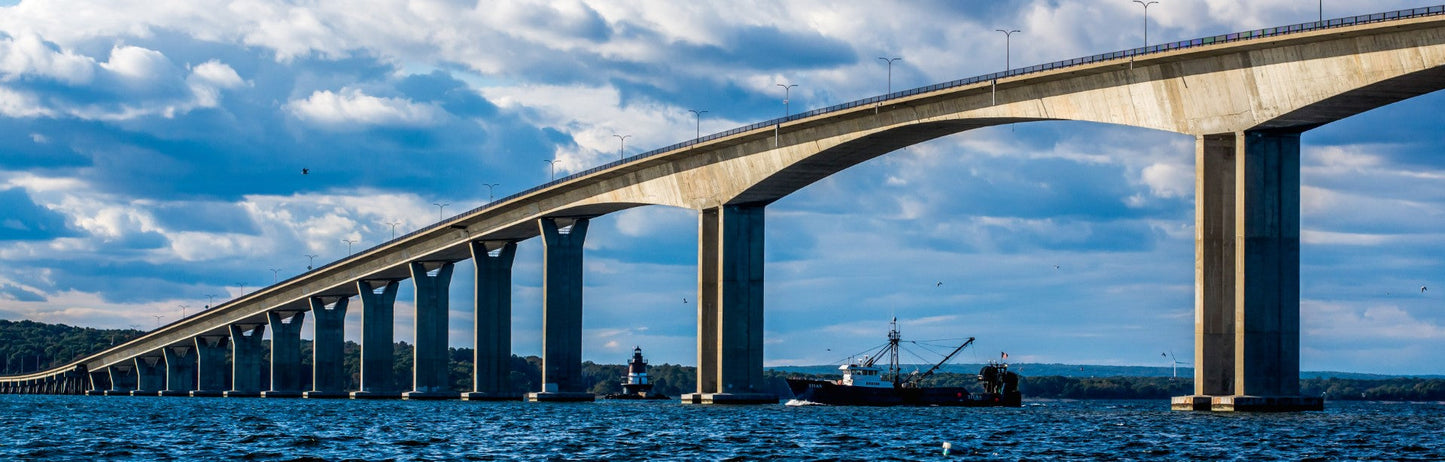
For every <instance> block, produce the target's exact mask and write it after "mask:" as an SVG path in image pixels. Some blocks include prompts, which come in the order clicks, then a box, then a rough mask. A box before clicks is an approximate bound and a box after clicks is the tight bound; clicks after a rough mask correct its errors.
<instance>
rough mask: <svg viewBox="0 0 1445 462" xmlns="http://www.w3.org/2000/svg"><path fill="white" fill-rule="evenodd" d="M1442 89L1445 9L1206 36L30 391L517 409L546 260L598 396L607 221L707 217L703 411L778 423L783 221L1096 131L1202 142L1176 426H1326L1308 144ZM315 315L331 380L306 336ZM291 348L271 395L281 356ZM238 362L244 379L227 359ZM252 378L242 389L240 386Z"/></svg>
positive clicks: (397, 254) (641, 179)
mask: <svg viewBox="0 0 1445 462" xmlns="http://www.w3.org/2000/svg"><path fill="white" fill-rule="evenodd" d="M1441 88H1445V7H1430V8H1420V9H1414V10H1404V11H1396V12H1390V13H1382V14H1375V15H1367V16H1358V17H1350V18H1342V19H1335V20H1330V21H1324V22H1312V23H1305V24H1298V25H1292V26H1285V27H1278V28H1270V29H1263V30H1257V31H1250V32H1244V33H1237V34H1227V35H1221V36H1215V37H1206V38H1202V39H1195V40H1189V41H1183V42H1175V43H1168V44H1162V45H1155V46H1150V47H1147V48H1141V49H1134V50H1127V51H1121V52H1114V53H1107V54H1102V55H1096V56H1091V57H1086V58H1079V59H1072V60H1067V61H1061V62H1056V63H1050V64H1045V65H1039V66H1032V67H1028V68H1023V69H1015V70H1011V71H1009V72H1004V73H998V74H991V75H986V76H980V77H974V78H970V79H963V80H958V81H953V82H947V83H942V84H937V85H932V86H927V87H922V88H916V89H912V90H906V91H902V92H897V93H893V94H890V95H883V96H879V97H875V98H869V99H865V100H861V101H855V102H851V103H847V104H842V105H838V106H834V107H829V108H824V109H819V110H815V111H810V112H805V113H801V114H796V115H793V116H790V117H786V118H783V119H777V120H770V121H766V122H761V123H758V124H753V125H749V126H746V127H741V128H737V129H734V130H730V131H727V132H723V133H718V134H714V135H710V136H707V137H704V138H700V139H697V140H692V141H688V142H685V143H681V144H678V145H674V146H669V147H666V148H663V149H659V150H656V151H653V152H649V153H646V154H642V155H639V156H635V157H633V158H630V159H626V160H622V161H618V162H614V163H611V164H608V165H604V166H601V167H597V168H594V169H591V170H588V171H585V172H581V173H578V174H575V175H571V176H568V177H566V178H563V179H560V180H556V181H553V182H551V183H547V184H545V185H541V186H538V187H535V188H532V189H531V190H528V191H524V192H522V193H519V194H516V195H513V196H511V197H508V198H505V199H502V200H499V201H496V202H494V203H492V204H488V205H487V206H485V207H482V208H479V209H476V210H472V211H469V212H466V213H463V214H460V215H457V216H455V217H452V218H450V219H446V220H443V221H441V222H439V223H436V224H434V225H432V226H430V227H428V228H425V229H422V230H419V231H417V232H414V233H411V234H408V235H406V236H403V237H400V238H397V239H394V240H392V241H390V242H387V243H384V244H382V245H379V246H376V247H373V248H370V249H367V250H365V251H362V252H359V253H357V254H355V255H353V256H351V257H349V258H346V259H344V260H341V261H337V262H335V263H332V264H329V265H326V266H324V267H321V268H318V269H316V270H313V271H309V272H307V273H305V274H302V275H299V276H296V277H294V278H291V279H288V280H286V281H284V282H280V283H277V284H275V285H272V286H270V287H266V288H263V289H260V290H258V291H256V292H253V293H250V294H247V295H244V296H242V297H240V298H238V299H236V300H233V301H230V302H227V303H225V304H222V305H219V306H217V307H215V308H213V309H211V310H209V311H206V312H203V313H200V314H197V315H194V316H191V317H189V318H186V319H183V320H180V321H177V322H174V323H171V324H170V325H167V326H164V327H162V328H159V329H157V330H155V331H153V332H150V333H148V334H146V335H144V336H142V337H141V338H138V339H136V340H134V341H131V342H128V343H126V344H123V345H120V346H116V347H113V348H111V349H108V350H105V351H103V352H100V353H97V354H95V355H92V356H88V357H85V358H83V359H81V360H79V361H76V362H74V363H72V364H67V365H65V366H63V367H60V368H56V369H52V370H49V371H43V372H39V373H35V374H29V375H24V376H11V377H4V378H0V391H4V392H10V393H81V392H85V393H89V394H105V395H112V394H130V395H156V394H160V395H190V396H206V395H210V396H255V395H261V396H267V397H287V396H305V397H312V398H319V397H345V396H350V397H352V398H395V397H403V398H409V399H427V398H457V397H460V398H462V399H478V400H479V399H518V398H521V396H518V395H516V394H511V393H508V392H507V391H506V388H505V383H504V382H503V379H504V378H505V377H506V375H507V372H508V371H507V365H506V364H507V358H508V357H509V356H510V354H511V351H510V343H511V337H510V336H511V331H510V330H511V326H510V319H511V309H512V306H511V299H510V297H511V296H510V293H511V290H510V285H511V266H512V260H513V255H514V253H515V250H516V246H517V245H518V243H520V242H522V241H525V240H528V239H530V238H533V237H536V236H541V238H542V239H541V240H540V241H541V245H543V246H544V247H545V270H544V274H545V276H544V282H543V286H544V289H543V290H544V299H543V307H542V309H543V330H544V332H543V350H542V361H543V373H542V374H543V375H542V382H543V385H542V389H541V390H536V391H535V392H533V393H528V394H527V398H528V399H532V400H591V399H593V396H592V395H591V394H589V393H586V392H585V390H584V389H583V388H582V385H581V381H580V379H581V362H582V342H581V340H582V309H583V307H582V277H583V270H582V268H583V266H582V258H583V252H582V244H583V241H584V239H585V237H586V235H587V225H588V220H589V219H590V218H593V217H596V216H600V215H604V214H607V213H611V212H615V211H618V210H623V209H627V208H631V207H637V206H643V205H669V206H674V207H684V208H688V209H693V210H697V211H698V239H699V241H698V264H699V266H698V283H697V287H698V296H697V300H698V302H699V303H698V320H697V325H698V333H697V342H698V348H697V351H698V360H697V363H698V383H697V390H696V392H695V393H693V394H689V395H686V396H684V398H683V399H684V401H685V402H691V403H757V402H776V399H777V397H775V396H772V395H769V394H766V393H764V386H763V385H764V384H763V374H762V372H763V338H762V337H763V292H762V290H763V236H764V215H765V213H764V210H765V208H766V207H767V205H768V204H769V203H771V202H773V201H775V200H777V199H779V198H781V197H783V196H786V195H788V194H790V193H792V192H793V191H796V190H798V189H800V188H802V187H804V186H807V185H809V184H811V183H813V182H815V181H818V180H819V179H822V178H824V177H827V176H829V175H832V174H834V173H836V172H839V171H841V170H844V169H846V168H848V167H850V166H853V165H855V164H858V163H860V162H863V161H865V160H868V159H871V158H873V157H877V156H880V155H883V154H886V153H889V152H892V151H894V150H897V149H898V148H902V147H905V146H909V145H912V144H916V143H920V142H923V141H927V140H931V139H934V138H938V137H942V136H946V135H950V134H954V133H958V132H962V131H966V130H970V129H974V128H979V127H986V126H991V125H999V124H1010V123H1022V122H1030V121H1039V120H1081V121H1093V122H1102V123H1110V124H1120V125H1129V126H1136V127H1146V128H1153V129H1158V130H1166V131H1171V132H1177V133H1185V134H1190V135H1194V136H1195V139H1196V140H1197V141H1196V144H1197V149H1196V175H1197V176H1196V178H1197V180H1196V215H1195V229H1196V239H1195V261H1194V266H1195V286H1196V287H1195V311H1196V316H1195V349H1194V355H1195V357H1194V363H1195V364H1196V368H1195V377H1194V379H1195V382H1194V383H1195V394H1194V395H1193V396H1184V397H1177V398H1175V399H1174V401H1173V406H1174V408H1175V409H1193V410H1209V409H1213V410H1294V409H1319V408H1321V407H1322V401H1321V400H1320V399H1319V398H1311V397H1301V396H1299V153H1300V133H1302V132H1304V131H1306V130H1309V129H1311V128H1314V127H1318V126H1320V125H1323V124H1326V123H1329V122H1331V121H1334V120H1338V119H1340V118H1344V117H1348V116H1350V115H1353V114H1357V113H1360V112H1363V111H1367V110H1369V109H1373V108H1376V107H1379V106H1383V105H1386V104H1390V103H1392V102H1395V101H1400V100H1403V99H1406V98H1410V97H1413V96H1417V95H1421V94H1425V93H1429V92H1432V91H1435V90H1439V89H1441ZM468 259H470V260H471V261H472V264H473V265H475V266H476V269H477V271H476V280H475V281H473V283H474V284H475V287H476V292H475V297H476V324H475V339H476V357H475V358H474V359H475V364H476V367H475V371H474V377H473V378H474V382H473V383H474V384H475V385H474V387H475V389H474V390H473V391H472V392H469V393H462V394H460V396H459V395H458V394H456V393H451V392H448V391H447V381H446V377H447V376H446V368H447V354H446V352H447V344H446V341H447V332H446V326H447V312H448V300H447V298H448V290H447V289H448V286H449V285H450V283H451V274H452V269H453V267H454V265H455V264H457V263H458V262H462V261H464V260H468ZM408 279H409V280H411V281H412V284H414V285H415V286H416V304H415V306H416V308H415V309H416V323H415V326H416V336H415V337H416V350H415V355H416V356H415V358H414V364H415V369H414V378H415V380H414V387H413V389H412V390H408V391H403V390H397V389H393V388H391V385H390V378H389V377H390V375H391V374H392V361H393V360H392V342H393V335H392V334H393V332H392V325H393V306H394V301H395V298H396V292H397V287H398V285H399V284H400V283H401V282H402V281H405V280H408ZM353 299H356V300H359V301H360V310H361V312H362V314H361V320H362V322H361V330H362V332H361V338H362V342H361V347H362V351H361V384H360V389H359V390H346V389H343V388H342V384H343V383H345V381H344V380H343V379H344V376H343V370H342V345H343V336H342V318H343V316H344V315H345V313H346V311H347V310H348V309H349V308H350V306H351V303H350V300H353ZM308 313H309V315H310V316H311V317H313V318H314V322H315V323H316V326H315V332H316V335H315V347H314V358H313V361H312V362H313V367H314V369H313V372H312V375H313V377H314V380H313V383H311V384H305V383H302V380H301V377H302V376H301V372H302V371H301V370H300V368H301V364H302V363H301V358H300V330H301V326H302V324H303V323H304V322H305V320H306V318H307V316H308ZM267 328H269V329H271V335H272V338H273V341H272V348H271V362H270V364H269V367H270V371H271V373H270V377H271V382H270V383H269V384H262V383H260V377H261V369H262V368H263V367H266V366H267V365H266V364H263V362H262V357H263V354H264V351H263V346H262V343H261V336H262V334H263V333H264V332H265V329H267ZM227 352H229V353H231V356H232V357H233V358H234V359H233V360H232V361H230V362H229V364H228V363H227V361H226V353H227ZM227 369H230V370H231V371H232V372H231V375H232V376H233V377H234V379H233V380H232V381H231V383H225V376H226V373H225V372H226V370H227Z"/></svg>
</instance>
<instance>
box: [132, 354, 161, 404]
mask: <svg viewBox="0 0 1445 462" xmlns="http://www.w3.org/2000/svg"><path fill="white" fill-rule="evenodd" d="M165 368H166V364H165V358H163V357H161V356H159V355H155V356H142V357H138V358H136V359H135V373H136V385H135V390H134V391H131V395H132V396H156V395H157V394H158V393H160V391H161V390H163V389H165V388H166V369H165Z"/></svg>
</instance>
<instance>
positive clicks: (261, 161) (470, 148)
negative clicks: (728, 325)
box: [0, 0, 1445, 374]
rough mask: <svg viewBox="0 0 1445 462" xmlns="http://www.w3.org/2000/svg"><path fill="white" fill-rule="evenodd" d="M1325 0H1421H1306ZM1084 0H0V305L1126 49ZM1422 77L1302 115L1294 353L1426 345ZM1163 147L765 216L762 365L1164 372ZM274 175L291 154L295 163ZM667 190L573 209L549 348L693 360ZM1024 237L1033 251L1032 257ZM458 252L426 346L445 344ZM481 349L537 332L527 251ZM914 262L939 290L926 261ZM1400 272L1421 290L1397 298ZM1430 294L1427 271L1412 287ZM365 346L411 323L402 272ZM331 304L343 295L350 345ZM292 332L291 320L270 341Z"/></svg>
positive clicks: (871, 166) (1189, 206)
mask: <svg viewBox="0 0 1445 462" xmlns="http://www.w3.org/2000/svg"><path fill="white" fill-rule="evenodd" d="M1325 3H1326V5H1325V15H1326V16H1329V17H1338V16H1344V15H1352V14H1364V13H1371V12H1378V11H1384V10H1389V9H1396V8H1407V7H1416V6H1424V5H1425V4H1422V3H1417V2H1409V1H1381V2H1370V4H1368V5H1364V4H1360V3H1354V2H1350V3H1348V4H1347V3H1346V2H1325ZM1317 7H1318V4H1317V2H1305V1H1276V0H1270V1H1249V2H1245V1H1234V0H1230V1H1225V0H1203V1H1188V2H1185V1H1170V0H1165V1H1163V2H1161V3H1160V4H1157V5H1154V6H1152V7H1151V8H1150V9H1149V15H1150V17H1149V20H1150V25H1149V37H1150V40H1151V41H1154V42H1157V41H1165V40H1180V39H1187V38H1194V37H1199V36H1205V35H1213V34H1220V33H1226V32H1234V31H1241V30H1247V29H1251V28H1259V27H1267V26H1274V25H1282V24H1288V23H1296V22H1303V21H1309V20H1313V19H1314V18H1316V17H1317V15H1318V11H1317V10H1316V8H1317ZM1140 10H1141V9H1140V8H1139V6H1138V5H1137V4H1134V3H1130V2H1127V1H1123V0H1119V1H1117V2H1114V1H1110V2H1098V1H1092V0H1089V1H1083V0H1052V1H1011V2H948V1H919V2H810V1H796V2H785V3H776V2H703V1H699V2H603V1H599V2H563V1H540V2H528V1H519V2H501V3H496V4H492V3H488V4H487V5H486V6H484V7H481V8H478V7H477V6H476V5H474V4H472V3H471V2H465V1H446V0H434V1H411V2H405V1H383V2H373V4H372V6H371V7H368V8H354V7H352V6H349V5H344V4H335V5H332V4H311V3H310V2H303V3H301V4H291V3H287V2H269V1H255V2H201V1H187V2H160V3H157V2H154V1H150V2H130V1H108V2H93V1H92V2H84V1H81V2H76V1H62V0H56V1H43V2H42V1H32V0H24V1H20V2H15V1H3V0H0V210H3V211H4V212H3V215H0V318H3V319H33V320H38V321H46V322H62V323H67V324H73V325H82V326H93V327H131V326H134V327H141V328H150V327H154V326H155V324H156V319H155V317H154V316H156V315H160V316H163V319H162V322H166V321H168V320H174V319H175V318H176V317H177V316H179V314H180V311H181V308H180V306H181V305H187V306H188V307H189V311H190V312H194V311H195V310H197V309H198V308H200V307H202V306H204V305H207V304H209V303H211V301H212V300H215V301H216V302H220V301H223V300H226V299H229V298H231V297H234V296H236V295H239V294H241V293H242V291H251V290H255V289H256V288H257V287H260V286H263V285H266V284H269V283H270V282H271V281H272V279H273V276H274V275H273V271H272V269H273V268H274V269H276V270H277V272H276V274H278V275H279V276H280V277H281V278H283V279H284V278H286V277H289V276H292V275H295V274H297V273H299V272H301V271H304V270H305V267H306V265H307V262H308V259H307V257H306V255H317V257H316V263H317V264H321V263H325V262H329V261H332V260H334V259H337V258H340V257H342V256H344V255H345V254H346V251H347V250H346V244H345V243H344V242H342V240H343V239H350V240H356V241H359V242H360V244H358V249H359V248H362V247H366V246H370V245H375V244H377V243H380V242H382V241H384V240H386V239H389V238H390V236H391V226H390V225H387V224H385V223H388V222H400V223H401V224H400V225H398V226H397V231H399V232H402V233H404V232H407V231H410V230H413V229H416V228H418V227H421V226H425V225H427V224H429V223H432V222H434V221H435V220H436V219H437V216H438V208H437V207H436V206H435V205H433V204H439V203H440V204H449V205H448V206H447V207H446V208H445V209H444V210H443V211H444V212H445V213H446V214H447V215H451V214H453V213H455V212H459V211H462V210H466V209H470V208H472V207H476V206H478V205H481V204H484V203H486V202H487V200H488V190H487V188H486V187H485V186H483V184H486V183H498V184H499V185H498V186H497V187H496V188H495V194H496V196H497V197H501V196H503V195H506V194H510V193H513V192H516V191H519V190H523V189H526V188H529V187H531V186H534V185H537V184H540V183H542V182H544V181H546V180H547V179H548V178H549V172H548V169H547V164H546V163H544V162H545V160H547V159H554V158H555V159H558V160H560V162H559V163H558V164H557V168H558V173H559V174H564V173H568V172H574V171H580V170H583V169H586V168H590V167H592V166H596V165H599V164H601V163H604V162H607V161H610V160H613V159H616V157H617V155H618V149H619V146H618V140H617V138H615V137H614V136H613V135H614V134H626V135H630V136H631V137H630V138H628V139H627V144H626V150H627V153H628V154H637V153H640V152H643V151H646V150H649V149H652V148H654V147H658V146H664V145H668V144H671V143H674V142H677V141H681V140H684V139H688V138H691V137H692V136H693V131H694V124H695V123H696V122H695V119H694V118H693V115H692V113H690V112H688V110H689V109H697V110H706V111H708V112H707V113H706V114H704V115H703V117H702V120H701V129H702V131H703V132H704V133H708V132H716V131H721V130H726V129H729V128H732V127H735V126H740V125H744V124H747V123H751V122H755V121H758V120H762V119H766V118H771V117H775V116H778V115H781V113H782V110H783V107H782V106H783V104H782V94H781V89H780V88H778V87H777V86H776V84H777V83H790V84H797V85H798V87H797V88H794V89H793V92H792V95H791V96H792V99H791V103H790V106H791V109H792V110H793V111H794V112H797V111H800V110H807V109H812V108H818V107H824V106H828V105H832V104H837V103H841V102H846V101H851V100H855V99H860V98H865V97H870V96H874V95H877V94H880V93H882V92H883V91H884V88H885V86H886V85H887V73H886V72H887V70H886V68H885V67H884V65H883V64H882V63H881V62H879V61H878V60H877V59H876V58H877V57H880V56H887V57H902V58H903V60H902V61H900V62H897V63H895V64H894V66H893V71H892V85H893V88H894V89H902V88H909V87H915V86H922V85H927V84H932V83H937V82H943V81H948V80H953V79H957V78H962V77H968V76H973V75H979V74H984V73H988V72H993V71H997V70H1001V69H1002V68H1003V62H1004V51H1003V50H1004V47H1003V34H1000V33H998V32H995V29H1020V30H1022V31H1023V32H1021V33H1018V34H1014V36H1013V40H1012V57H1011V61H1012V63H1013V64H1014V65H1015V66H1023V65H1029V64H1036V63H1043V62H1049V61H1055V60H1060V59H1066V58H1073V57H1078V56H1084V55H1090V54H1094V53H1101V52H1106V51H1113V50H1118V49H1124V48H1129V47H1133V46H1137V45H1139V44H1140V43H1141V42H1142V40H1143V37H1142V24H1141V18H1140V16H1141V11H1140ZM1442 104H1445V95H1442V94H1430V95H1425V96H1421V97H1418V98H1415V99H1412V100H1408V101H1405V102H1401V103H1398V104H1395V105H1392V106H1388V107H1385V108H1380V109H1377V110H1374V111H1371V112H1368V113H1365V114H1361V115H1357V116H1355V117H1352V118H1349V119H1345V120H1342V121H1339V122H1336V123H1333V124H1330V125H1327V126H1324V127H1321V128H1318V129H1315V130H1313V131H1310V132H1307V133H1306V134H1305V135H1304V138H1303V141H1304V147H1303V148H1302V151H1303V152H1302V156H1303V159H1302V165H1303V167H1302V172H1301V178H1302V182H1303V184H1304V189H1303V191H1302V197H1303V204H1302V207H1301V211H1302V212H1301V213H1302V227H1303V239H1302V240H1303V243H1302V251H1301V253H1302V257H1301V280H1302V281H1301V298H1302V300H1301V317H1302V329H1303V335H1302V344H1303V345H1302V346H1303V352H1302V355H1301V356H1302V357H1301V362H1302V367H1303V368H1305V369H1308V370H1322V369H1324V370H1350V371H1363V372H1382V373H1432V374H1439V373H1442V372H1445V366H1442V364H1445V353H1442V352H1445V302H1442V295H1441V293H1442V292H1445V278H1442V276H1445V231H1442V230H1445V226H1442V225H1445V187H1442V184H1445V162H1442V161H1441V157H1440V152H1441V150H1442V149H1445V130H1441V129H1440V126H1441V123H1442V122H1445V116H1442V115H1441V114H1440V112H1439V110H1438V108H1439V107H1440V106H1441V105H1442ZM1193 155H1194V144H1193V139H1192V138H1191V137H1188V136H1184V135H1178V134H1172V133H1164V132H1157V131H1151V130H1144V129H1137V128H1129V127H1120V126H1108V125H1098V124H1088V123H1071V122H1045V123H1030V124H1019V125H1013V126H1006V127H995V128H989V129H982V130H975V131H971V132H966V133H962V134H958V135H954V136H950V137H946V138H943V139H939V140H935V141H932V142H929V143H926V144H921V145H916V146H912V147H909V148H906V149H903V150H900V151H898V152H895V153H891V154H889V155H886V156H883V157H880V158H878V159H874V160H871V161H868V162H865V163H863V164H860V165H858V166H856V167H853V168H851V169H849V170H847V171H844V172H842V173H839V174H837V175H835V176H833V177H830V178H827V179H825V180H823V181H820V182H818V183H816V184H814V185H811V186H809V187H807V188H805V189H803V190H801V191H798V192H797V193H795V194H793V195H791V196H788V197H786V198H784V199H783V200H781V201H779V202H777V203H775V204H773V205H771V206H769V208H768V212H767V226H768V228H767V266H766V274H767V285H766V289H765V291H766V310H767V311H766V316H765V319H766V321H765V322H766V337H767V340H766V353H765V360H766V362H767V363H768V364H769V365H790V364H822V363H830V362H834V361H837V360H839V359H842V358H843V357H844V356H846V355H847V354H848V353H853V352H858V351H862V350H864V349H865V348H867V347H869V346H872V345H875V344H877V343H880V342H881V341H882V340H883V335H884V333H885V331H886V329H887V322H888V319H889V317H891V316H893V315H897V316H898V317H899V318H900V323H901V326H902V329H903V333H904V335H905V337H907V338H914V339H936V338H956V337H965V336H976V337H978V339H979V340H978V342H977V344H976V345H977V348H976V349H973V350H971V351H969V352H965V353H964V354H963V360H966V361H967V360H984V359H988V358H992V357H993V356H994V355H997V354H998V352H999V351H1008V352H1009V354H1010V358H1011V359H1012V360H1015V361H1025V362H1062V363H1096V364H1137V365H1156V366H1160V365H1166V364H1168V363H1167V362H1165V361H1162V360H1161V359H1160V353H1161V352H1173V353H1175V354H1176V355H1178V356H1179V357H1181V359H1183V358H1185V357H1188V356H1190V352H1191V348H1192V345H1193V303H1194V302H1193V277H1194V276H1193V252H1194V247H1193V217H1194V215H1193V214H1194V212H1193V200H1194V198H1193V195H1194V194H1193V188H1194V187H1193V181H1194V176H1193ZM302 168H309V169H311V174H309V175H301V174H300V171H301V169H302ZM696 227H697V225H696V215H695V213H694V212H692V211H689V210H682V209H671V208H664V207H647V208H640V209H633V210H628V211H625V212H621V213H617V214H613V215H609V216H605V217H599V218H597V219H595V220H594V222H593V225H592V227H591V229H590V231H589V235H588V241H587V253H586V276H585V277H586V283H587V288H586V296H585V299H584V304H585V312H584V335H585V337H586V338H585V339H584V347H583V356H584V358H586V359H588V360H594V361H599V362H610V363H621V362H623V361H625V360H626V358H627V356H628V353H629V351H630V349H631V347H632V346H633V345H641V346H643V348H644V349H645V350H646V351H647V353H648V356H649V357H650V359H651V361H652V362H654V363H663V362H668V363H683V364H692V363H694V362H695V358H696V352H695V343H694V342H695V340H694V335H695V325H694V323H695V318H696V312H695V307H694V305H692V304H684V303H682V300H683V298H688V299H692V298H694V297H695V296H696V282H695V277H696V269H695V265H696V258H697V256H696V254H697V249H696V235H697V231H696ZM1055 265H1057V268H1055ZM472 274H473V272H472V269H471V267H470V263H467V262H464V263H463V264H461V265H459V266H458V271H457V272H456V276H455V279H454V281H453V283H452V287H453V296H452V300H453V308H452V313H451V324H452V340H451V344H452V345H453V346H470V344H471V336H470V333H469V329H470V323H471V306H470V301H469V300H470V294H471V291H472V285H471V278H472ZM514 278H515V285H516V287H515V289H514V309H513V312H514V319H513V326H514V328H513V330H514V333H513V338H514V344H513V349H514V352H516V353H518V354H537V353H539V352H540V345H541V340H540V339H541V335H540V329H541V318H540V311H541V298H540V285H541V244H540V243H539V242H537V241H535V240H532V241H527V242H524V243H522V244H521V246H520V249H519V252H518V255H517V263H516V266H515V274H514ZM940 282H941V283H942V284H941V285H940V284H938V283H940ZM1421 286H1428V287H1432V290H1431V291H1429V292H1424V293H1422V292H1421V291H1420V287H1421ZM1436 286H1439V288H1438V289H1433V288H1434V287H1436ZM403 287H404V289H403V293H402V294H401V296H400V297H399V298H398V300H399V301H398V305H399V306H398V318H397V327H398V328H397V333H398V339H400V340H408V341H410V339H411V335H412V334H411V324H412V320H411V318H410V314H409V310H410V297H411V292H410V289H409V288H406V287H407V285H406V284H404V285H403ZM358 319H359V317H358V315H357V313H352V314H351V315H350V316H349V317H348V321H349V324H350V325H351V326H352V327H353V329H352V330H351V331H350V332H348V334H347V335H348V337H350V338H353V339H354V338H356V337H357V335H356V331H355V329H354V327H355V325H356V321H357V320H358ZM306 335H308V336H309V333H308V334H306Z"/></svg>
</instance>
